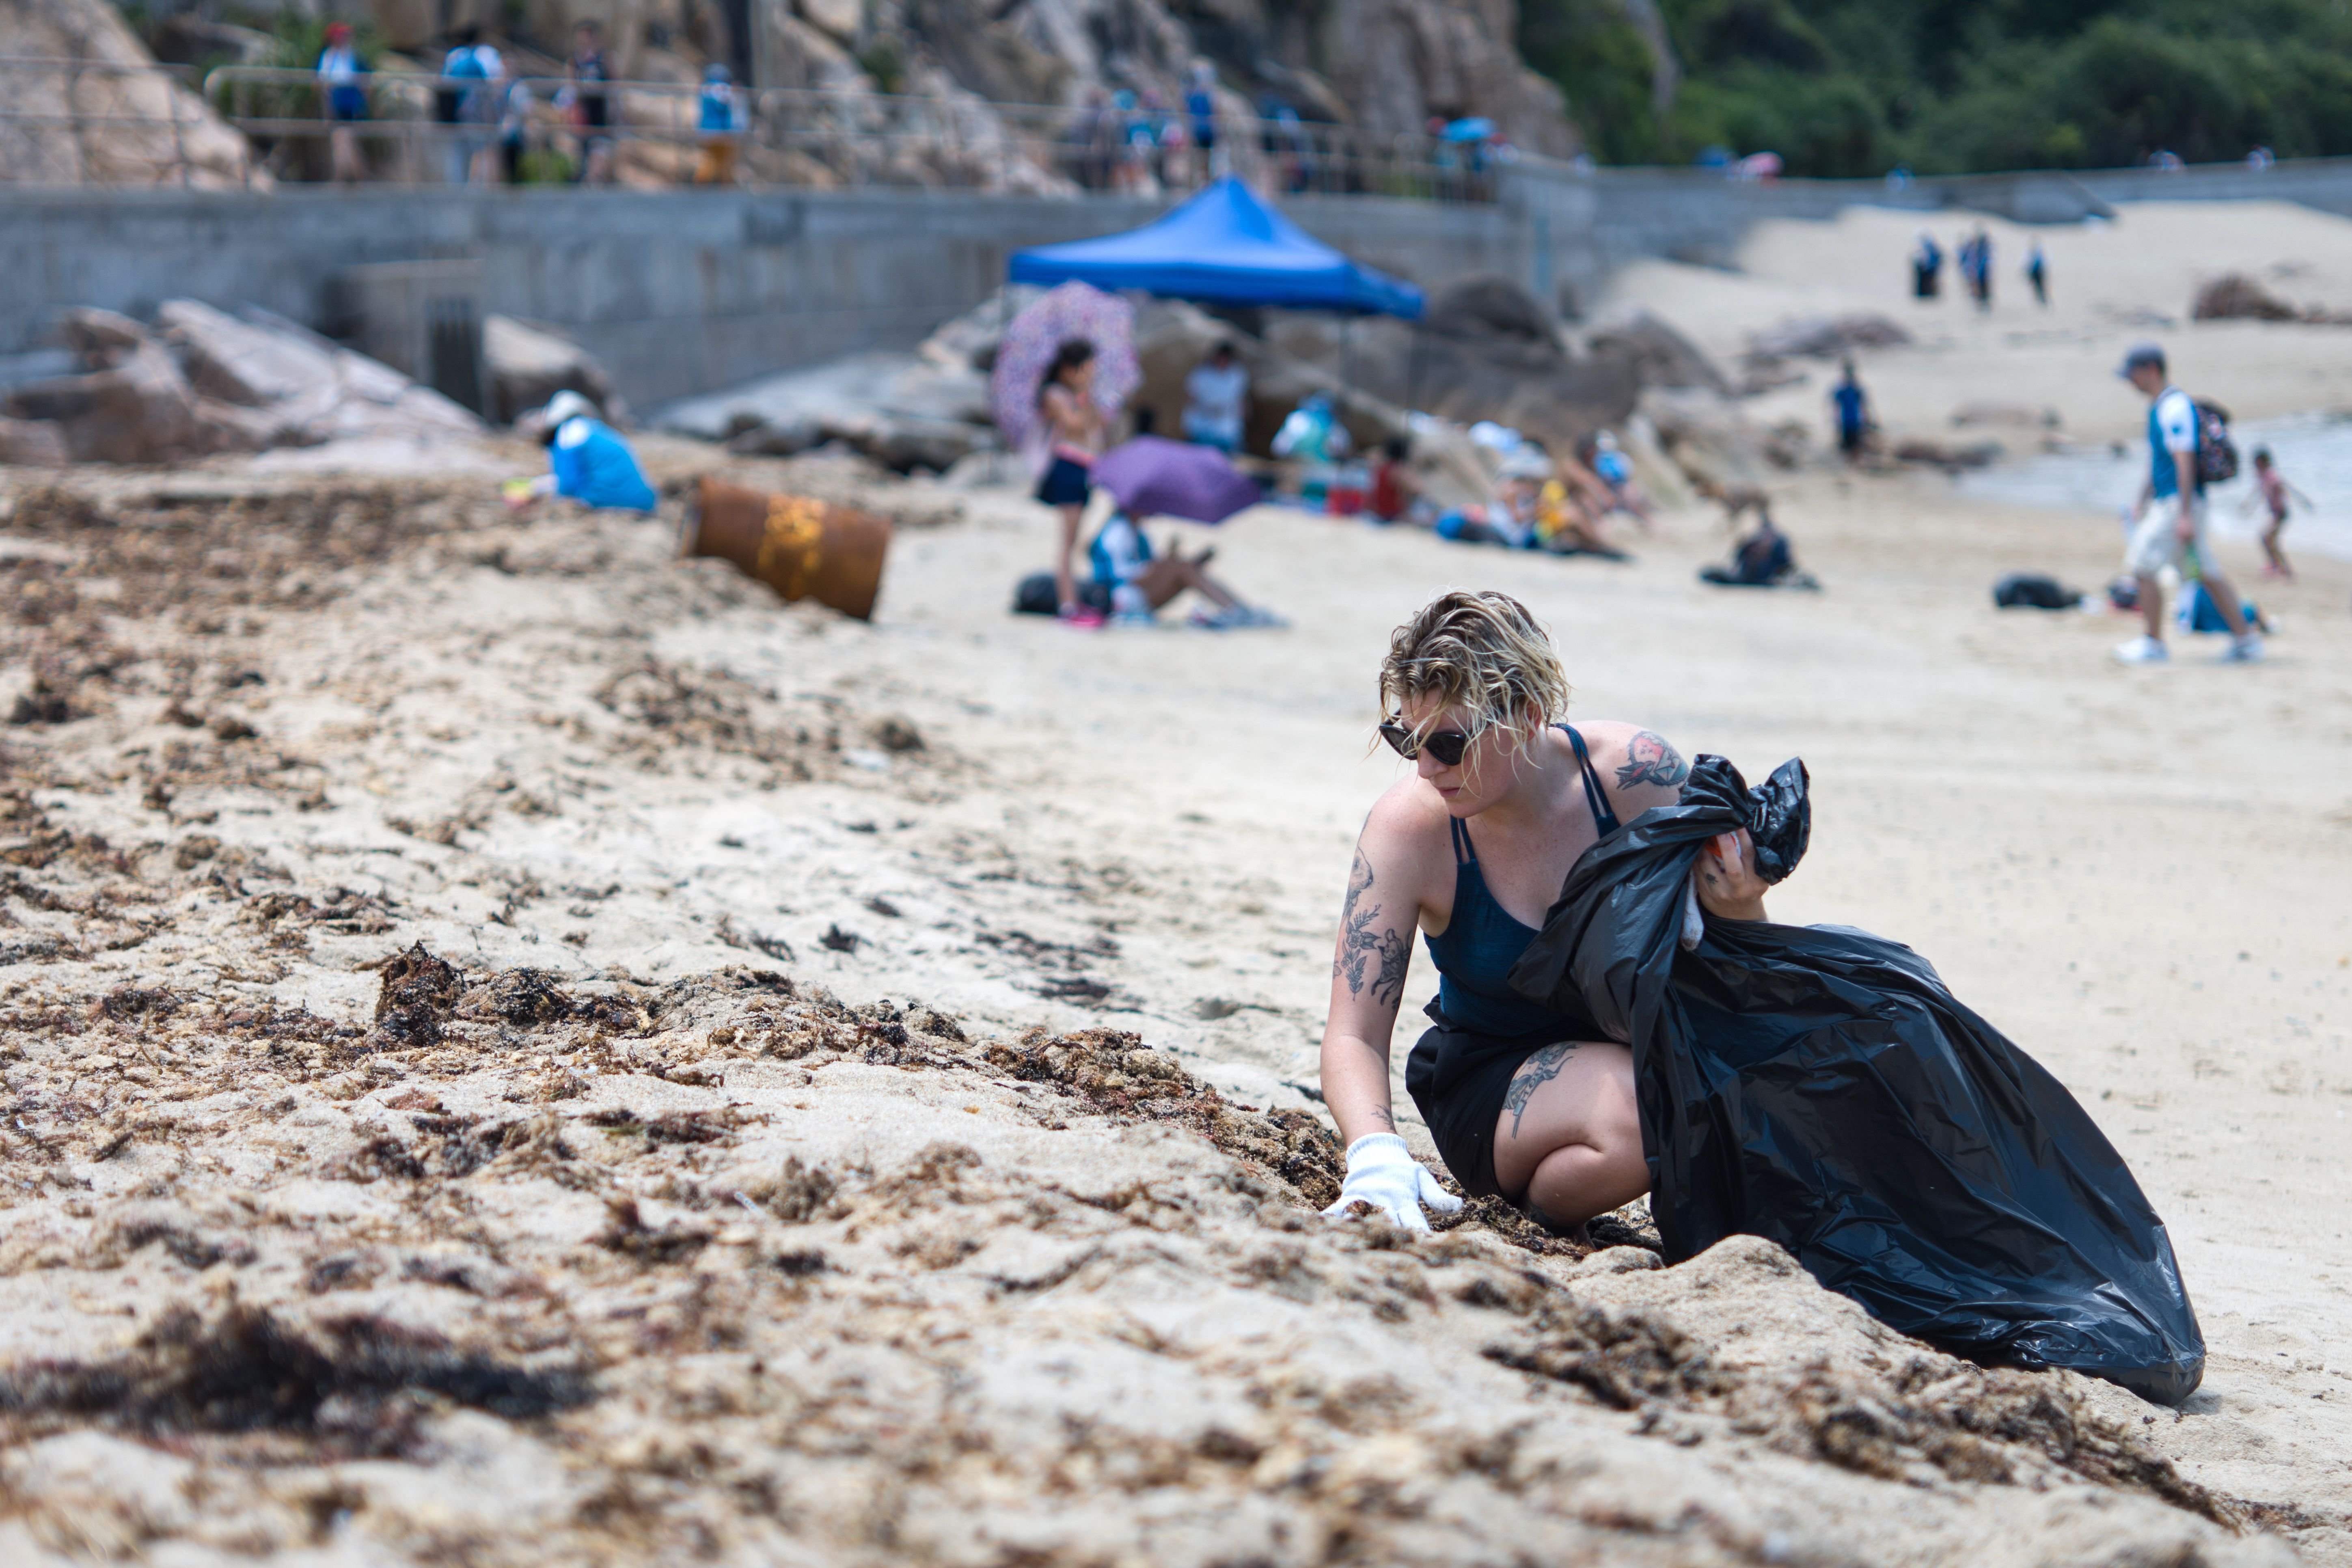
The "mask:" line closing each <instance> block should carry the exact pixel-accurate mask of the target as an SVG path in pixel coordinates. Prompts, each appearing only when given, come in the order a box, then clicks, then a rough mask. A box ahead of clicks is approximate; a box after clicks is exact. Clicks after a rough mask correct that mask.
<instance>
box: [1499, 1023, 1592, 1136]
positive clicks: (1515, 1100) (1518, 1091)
mask: <svg viewBox="0 0 2352 1568" xmlns="http://www.w3.org/2000/svg"><path fill="white" fill-rule="evenodd" d="M1575 1054H1576V1046H1575V1044H1574V1042H1572V1041H1569V1040H1562V1041H1561V1042H1560V1043H1559V1044H1558V1045H1556V1046H1546V1047H1543V1049H1541V1050H1539V1051H1538V1052H1537V1053H1536V1054H1535V1055H1533V1056H1531V1057H1529V1058H1528V1059H1527V1060H1526V1061H1523V1062H1521V1063H1520V1064H1519V1070H1518V1071H1517V1072H1516V1073H1514V1074H1512V1075H1511V1087H1510V1089H1508V1090H1507V1092H1505V1094H1504V1096H1503V1109H1504V1110H1507V1111H1509V1112H1510V1113H1511V1136H1512V1137H1514V1138H1517V1136H1518V1135H1519V1120H1520V1118H1522V1117H1524V1116H1526V1115H1527V1113H1528V1100H1533V1099H1534V1098H1535V1095H1536V1090H1538V1089H1541V1088H1542V1087H1543V1086H1544V1085H1546V1084H1548V1083H1549V1082H1550V1081H1551V1080H1552V1079H1556V1078H1558V1077H1559V1071H1560V1068H1564V1067H1566V1066H1568V1058H1570V1057H1572V1056H1574V1055H1575Z"/></svg>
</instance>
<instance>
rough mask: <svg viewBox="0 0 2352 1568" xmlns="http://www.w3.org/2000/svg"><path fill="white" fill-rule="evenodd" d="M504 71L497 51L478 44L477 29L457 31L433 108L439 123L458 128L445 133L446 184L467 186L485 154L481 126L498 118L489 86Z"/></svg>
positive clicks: (443, 64) (486, 135) (486, 144)
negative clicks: (447, 154) (447, 179)
mask: <svg viewBox="0 0 2352 1568" xmlns="http://www.w3.org/2000/svg"><path fill="white" fill-rule="evenodd" d="M505 69H506V63H505V62H504V61H502V60H501V59H499V52H498V50H496V49H494V48H492V47H490V46H489V45H488V44H486V43H484V42H482V30H481V29H480V28H479V27H476V26H464V27H460V28H458V29H457V33H456V35H455V44H454V46H453V47H451V48H450V50H449V52H448V54H447V55H446V56H445V57H444V58H443V59H442V61H441V84H442V85H441V87H440V89H439V90H438V100H439V101H438V103H437V105H436V107H437V108H438V110H439V111H440V118H441V121H442V122H443V123H444V124H447V125H452V126H456V127H458V128H459V129H457V130H456V131H454V132H450V133H449V142H448V146H449V183H450V184H453V185H463V184H471V183H472V182H473V180H474V179H475V175H476V171H475V167H474V165H475V163H477V161H478V160H479V159H480V158H481V156H482V154H483V153H485V152H486V151H488V147H489V144H490V138H489V133H488V132H487V131H485V130H484V129H483V126H484V125H485V124H486V123H487V124H496V123H497V122H498V118H499V115H498V107H497V95H496V94H494V93H493V92H492V91H491V89H490V84H491V83H492V82H494V81H496V80H497V79H499V75H500V74H501V73H502V72H503V71H504V70H505Z"/></svg>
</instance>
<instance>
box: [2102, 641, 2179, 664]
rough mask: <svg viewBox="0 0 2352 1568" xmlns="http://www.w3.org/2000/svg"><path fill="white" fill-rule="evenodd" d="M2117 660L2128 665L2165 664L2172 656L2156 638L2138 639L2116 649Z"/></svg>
mask: <svg viewBox="0 0 2352 1568" xmlns="http://www.w3.org/2000/svg"><path fill="white" fill-rule="evenodd" d="M2116 658H2118V659H2120V660H2122V661H2123V662H2124V663H2126V664H2164V663H2168V662H2169V661H2170V659H2171V658H2172V655H2171V653H2170V652H2169V651H2168V649H2167V648H2166V647H2165V646H2164V644H2163V642H2162V641H2161V640H2159V639H2158V638H2156V637H2134V638H2132V640H2131V641H2129V642H2127V643H2126V644H2124V645H2123V646H2122V647H2118V648H2116Z"/></svg>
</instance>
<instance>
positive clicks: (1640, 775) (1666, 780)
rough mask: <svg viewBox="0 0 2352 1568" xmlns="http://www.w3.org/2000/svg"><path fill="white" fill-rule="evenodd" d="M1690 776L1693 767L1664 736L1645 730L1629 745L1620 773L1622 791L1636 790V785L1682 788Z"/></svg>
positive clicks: (1629, 742)
mask: <svg viewBox="0 0 2352 1568" xmlns="http://www.w3.org/2000/svg"><path fill="white" fill-rule="evenodd" d="M1688 777H1690V764H1689V763H1686V762H1685V761H1683V754H1682V753H1681V752H1677V751H1675V749H1674V748H1673V747H1672V746H1670V745H1668V744H1666V738H1665V737H1664V735H1654V734H1652V733H1651V732H1650V731H1647V730H1644V731H1642V732H1641V733H1639V734H1637V735H1635V736H1634V737H1633V739H1632V740H1630V741H1628V742H1625V762H1624V764H1623V765H1622V766H1621V767H1620V768H1618V770H1617V787H1618V788H1619V789H1632V788H1633V786H1634V785H1636V784H1656V785H1658V786H1659V787H1660V788H1661V789H1679V788H1680V787H1681V786H1682V782H1683V780H1685V779H1686V778H1688Z"/></svg>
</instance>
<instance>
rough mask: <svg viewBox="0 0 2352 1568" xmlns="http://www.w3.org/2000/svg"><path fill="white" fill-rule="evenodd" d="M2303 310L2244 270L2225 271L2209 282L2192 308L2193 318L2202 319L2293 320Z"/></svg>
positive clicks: (2191, 315)
mask: <svg viewBox="0 0 2352 1568" xmlns="http://www.w3.org/2000/svg"><path fill="white" fill-rule="evenodd" d="M2299 313H2300V312H2298V311H2297V310H2295V308H2294V306H2293V305H2290V304H2288V303H2287V302H2286V301H2285V300H2282V299H2280V298H2279V297H2278V296H2277V295H2275V294H2273V293H2272V292H2271V291H2270V290H2269V289H2265V288H2263V286H2262V285H2261V284H2260V283H2257V282H2255V281H2254V280H2253V279H2251V278H2249V277H2247V276H2246V275H2245V274H2244V273H2242V272H2225V273H2223V274H2222V275H2221V277H2219V278H2216V279H2213V280H2212V281H2210V282H2209V283H2207V284H2205V285H2204V286H2203V287H2201V288H2200V289H2198V290H2197V299H2196V300H2195V302H2194V303H2192V304H2191V305H2190V306H2189V318H2190V319H2191V320H2193V321H2294V319H2295V317H2296V316H2297V315H2298V314H2299Z"/></svg>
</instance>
